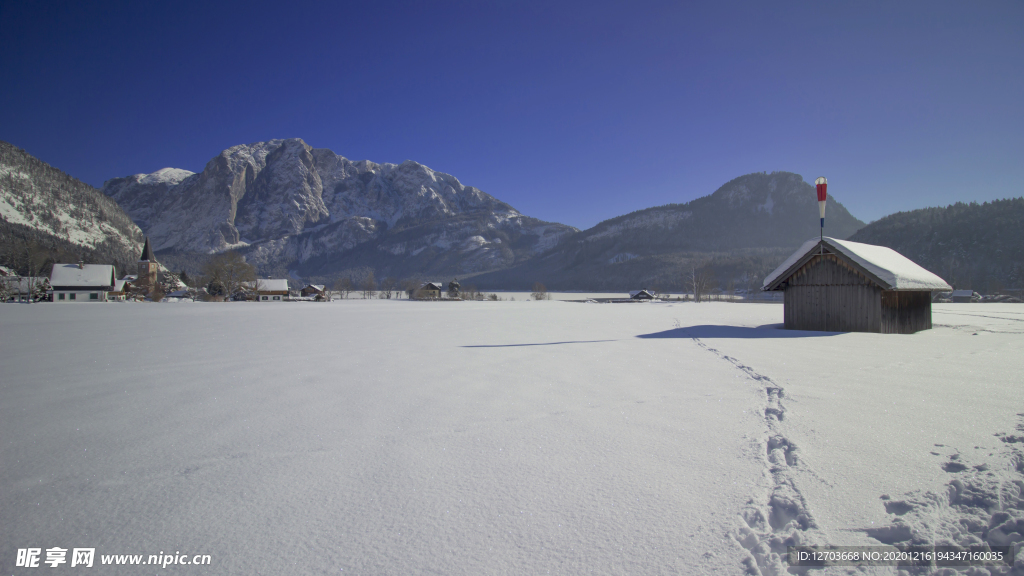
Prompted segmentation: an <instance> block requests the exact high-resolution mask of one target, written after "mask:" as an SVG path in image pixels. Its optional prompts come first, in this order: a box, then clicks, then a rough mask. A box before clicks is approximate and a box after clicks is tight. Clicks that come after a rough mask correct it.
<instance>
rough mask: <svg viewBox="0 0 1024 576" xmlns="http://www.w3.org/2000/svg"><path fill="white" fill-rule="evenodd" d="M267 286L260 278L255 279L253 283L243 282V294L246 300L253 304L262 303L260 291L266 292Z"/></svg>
mask: <svg viewBox="0 0 1024 576" xmlns="http://www.w3.org/2000/svg"><path fill="white" fill-rule="evenodd" d="M266 289H267V285H266V283H265V282H263V281H262V280H260V279H259V278H254V279H253V280H252V281H251V282H243V283H242V287H241V290H240V292H241V294H242V295H243V296H244V297H245V299H246V300H252V301H253V302H259V301H260V291H261V290H266Z"/></svg>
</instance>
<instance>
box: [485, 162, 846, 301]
mask: <svg viewBox="0 0 1024 576" xmlns="http://www.w3.org/2000/svg"><path fill="white" fill-rule="evenodd" d="M863 226H864V222H862V221H860V220H858V219H857V218H855V217H853V216H852V215H851V214H850V212H849V211H848V210H847V209H846V207H844V206H843V205H842V203H840V202H839V201H838V200H836V199H835V198H834V197H830V198H829V201H828V208H827V212H826V215H825V231H826V233H827V234H828V235H830V236H833V237H836V238H847V237H849V236H850V235H852V234H853V233H854V232H856V231H857V230H858V229H860V228H861V227H863ZM818 232H819V219H818V204H817V196H816V194H815V191H814V188H813V187H812V186H811V185H810V184H808V183H807V182H805V181H804V179H803V177H801V176H800V175H799V174H793V173H790V172H772V173H770V174H768V173H754V174H747V175H745V176H740V177H738V178H735V179H733V180H731V181H729V182H727V183H726V184H724V185H722V186H721V187H720V188H719V189H718V190H716V191H715V192H714V193H713V194H710V195H708V196H704V197H702V198H698V199H696V200H693V201H691V202H688V203H686V204H668V205H665V206H657V207H653V208H647V209H644V210H638V211H636V212H632V213H630V214H626V215H623V216H618V217H616V218H611V219H609V220H605V221H603V222H601V223H599V224H597V225H596V226H594V227H593V228H590V229H588V230H584V231H581V232H577V233H576V234H573V235H571V236H568V237H566V238H565V239H563V241H562V242H561V244H560V245H559V246H558V247H557V248H555V249H553V250H551V251H548V252H546V253H545V254H543V255H542V256H541V257H539V258H535V259H533V260H531V261H530V262H526V263H524V264H522V265H520V266H516V267H514V268H511V269H509V270H505V271H499V272H493V273H490V274H483V275H479V276H476V277H474V278H473V281H474V282H476V283H477V284H478V285H479V286H480V287H481V288H483V287H486V288H492V287H498V286H506V285H510V284H515V287H518V288H528V285H529V284H530V283H532V282H534V281H540V282H542V283H545V284H546V285H547V286H548V287H549V288H552V289H559V290H596V289H601V290H627V289H637V288H643V287H658V288H660V289H661V290H663V291H664V290H673V291H678V290H680V289H681V284H682V279H681V278H682V274H683V272H684V270H686V269H688V268H689V267H691V266H694V265H698V264H699V265H702V266H703V265H706V266H710V267H712V268H713V269H715V270H716V272H717V275H718V276H719V280H720V281H722V282H723V283H727V282H737V283H740V284H744V285H746V284H750V285H753V282H752V280H753V279H755V278H756V277H757V276H758V275H762V276H763V274H765V273H767V272H768V271H770V270H771V269H772V268H774V266H775V265H777V262H776V260H778V261H781V259H782V258H785V256H788V255H789V252H791V251H792V250H793V249H795V248H796V247H798V246H799V245H800V244H801V243H803V242H804V241H805V240H807V239H808V238H811V237H816V236H818ZM772 262H775V264H772ZM510 287H511V286H510Z"/></svg>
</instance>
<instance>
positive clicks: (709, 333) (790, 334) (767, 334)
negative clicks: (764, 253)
mask: <svg viewBox="0 0 1024 576" xmlns="http://www.w3.org/2000/svg"><path fill="white" fill-rule="evenodd" d="M838 334H844V332H813V331H810V330H786V329H785V328H783V327H782V324H765V325H763V326H757V327H756V328H754V327H749V326H721V325H715V324H702V325H700V326H687V327H686V328H673V329H672V330H665V331H664V332H654V333H652V334H640V335H639V336H637V338H821V337H823V336H836V335H838Z"/></svg>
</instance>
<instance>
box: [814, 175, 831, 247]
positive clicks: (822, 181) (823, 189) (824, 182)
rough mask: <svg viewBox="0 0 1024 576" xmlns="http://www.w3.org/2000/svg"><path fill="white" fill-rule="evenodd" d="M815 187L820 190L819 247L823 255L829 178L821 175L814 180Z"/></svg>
mask: <svg viewBox="0 0 1024 576" xmlns="http://www.w3.org/2000/svg"><path fill="white" fill-rule="evenodd" d="M814 187H815V188H817V191H818V212H819V213H820V214H821V229H820V230H819V231H818V247H819V248H820V249H821V255H822V256H824V255H825V200H826V199H827V198H828V193H827V189H828V179H827V178H825V177H824V176H819V177H818V179H817V180H815V181H814Z"/></svg>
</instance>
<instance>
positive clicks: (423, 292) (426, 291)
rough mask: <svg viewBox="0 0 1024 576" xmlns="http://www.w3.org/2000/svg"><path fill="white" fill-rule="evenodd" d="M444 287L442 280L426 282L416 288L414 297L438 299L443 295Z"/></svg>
mask: <svg viewBox="0 0 1024 576" xmlns="http://www.w3.org/2000/svg"><path fill="white" fill-rule="evenodd" d="M442 290H444V288H442V287H441V283H440V282H425V283H424V284H423V285H422V286H420V287H419V288H417V289H416V291H415V292H414V293H413V297H414V298H417V299H425V300H426V299H432V298H433V299H437V298H440V297H441V291H442Z"/></svg>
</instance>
